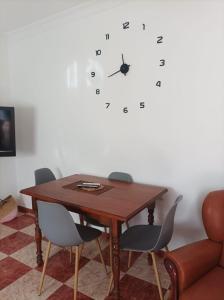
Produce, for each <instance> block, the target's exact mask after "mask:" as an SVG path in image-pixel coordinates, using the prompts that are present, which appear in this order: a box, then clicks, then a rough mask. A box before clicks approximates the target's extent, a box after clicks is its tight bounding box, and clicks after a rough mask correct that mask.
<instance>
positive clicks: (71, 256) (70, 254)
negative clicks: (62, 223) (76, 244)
mask: <svg viewBox="0 0 224 300" xmlns="http://www.w3.org/2000/svg"><path fill="white" fill-rule="evenodd" d="M70 264H72V246H71V247H70Z"/></svg>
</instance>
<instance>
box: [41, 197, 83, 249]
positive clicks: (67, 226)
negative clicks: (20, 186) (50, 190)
mask: <svg viewBox="0 0 224 300" xmlns="http://www.w3.org/2000/svg"><path fill="white" fill-rule="evenodd" d="M37 207H38V221H39V226H40V229H41V231H42V233H43V235H44V236H45V237H46V238H47V239H48V240H49V241H51V242H52V243H53V244H56V245H59V246H76V245H79V244H80V243H82V242H83V240H82V238H81V237H80V234H79V232H78V230H77V228H76V225H75V223H74V221H73V219H72V216H71V215H70V213H69V212H68V211H67V209H66V208H65V207H64V206H63V205H61V204H58V203H49V202H45V201H40V200H38V201H37Z"/></svg>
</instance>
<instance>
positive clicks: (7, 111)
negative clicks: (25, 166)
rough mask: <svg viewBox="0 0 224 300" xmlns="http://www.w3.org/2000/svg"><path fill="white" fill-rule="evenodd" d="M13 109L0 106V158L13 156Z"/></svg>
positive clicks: (14, 153)
mask: <svg viewBox="0 0 224 300" xmlns="http://www.w3.org/2000/svg"><path fill="white" fill-rule="evenodd" d="M15 155H16V144H15V116H14V107H3V106H0V156H15Z"/></svg>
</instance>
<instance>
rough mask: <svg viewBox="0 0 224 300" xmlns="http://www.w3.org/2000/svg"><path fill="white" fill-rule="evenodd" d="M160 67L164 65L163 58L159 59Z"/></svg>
mask: <svg viewBox="0 0 224 300" xmlns="http://www.w3.org/2000/svg"><path fill="white" fill-rule="evenodd" d="M159 66H160V67H163V66H165V59H160V65H159Z"/></svg>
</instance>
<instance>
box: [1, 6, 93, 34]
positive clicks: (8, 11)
mask: <svg viewBox="0 0 224 300" xmlns="http://www.w3.org/2000/svg"><path fill="white" fill-rule="evenodd" d="M85 2H89V1H87V0H0V34H3V33H6V32H10V31H14V30H17V29H18V28H21V27H24V26H26V25H29V24H31V23H35V22H37V21H39V20H41V19H44V18H47V17H50V16H52V15H54V14H57V13H59V12H62V11H64V10H67V9H69V8H71V7H74V6H77V5H80V4H84V3H85Z"/></svg>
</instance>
